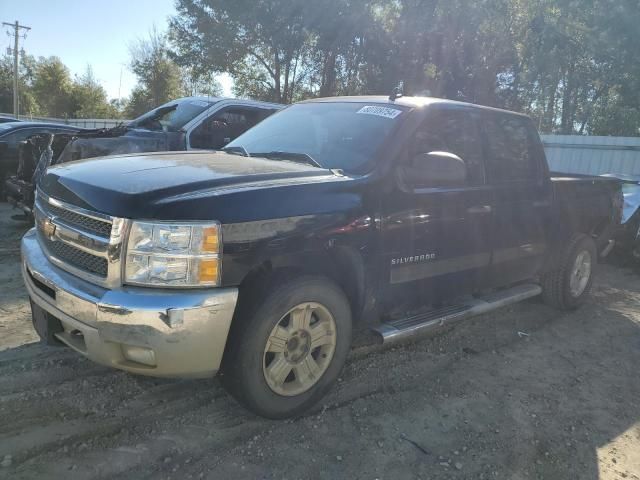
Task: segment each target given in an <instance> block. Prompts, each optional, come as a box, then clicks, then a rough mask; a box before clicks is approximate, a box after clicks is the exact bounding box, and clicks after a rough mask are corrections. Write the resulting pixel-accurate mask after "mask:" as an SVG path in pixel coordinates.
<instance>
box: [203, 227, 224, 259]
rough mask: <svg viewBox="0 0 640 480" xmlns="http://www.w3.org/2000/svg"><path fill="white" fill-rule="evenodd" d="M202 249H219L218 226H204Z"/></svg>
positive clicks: (207, 250) (209, 250)
mask: <svg viewBox="0 0 640 480" xmlns="http://www.w3.org/2000/svg"><path fill="white" fill-rule="evenodd" d="M202 251H203V252H213V253H217V252H219V251H220V235H219V232H218V227H206V228H204V229H203V231H202Z"/></svg>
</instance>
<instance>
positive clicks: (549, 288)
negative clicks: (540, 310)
mask: <svg viewBox="0 0 640 480" xmlns="http://www.w3.org/2000/svg"><path fill="white" fill-rule="evenodd" d="M597 260H598V254H597V249H596V244H595V242H594V241H593V239H591V238H590V237H588V236H587V235H582V234H575V235H574V236H573V237H572V238H571V239H570V241H569V242H568V244H567V247H566V248H565V251H564V253H563V255H562V257H561V259H560V265H559V266H558V267H557V268H556V269H554V270H552V271H550V272H548V273H546V274H544V275H543V277H542V282H541V283H542V296H543V298H544V301H545V302H546V303H547V304H549V305H551V306H553V307H556V308H559V309H560V310H575V309H576V308H578V307H579V306H580V305H582V304H583V303H584V302H585V300H586V298H587V297H588V296H589V293H590V292H591V287H592V284H593V272H594V270H595V267H596V264H597Z"/></svg>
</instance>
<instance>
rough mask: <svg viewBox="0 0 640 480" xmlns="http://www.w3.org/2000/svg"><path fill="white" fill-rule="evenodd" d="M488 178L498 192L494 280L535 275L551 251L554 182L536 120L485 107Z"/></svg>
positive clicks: (507, 281)
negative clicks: (549, 226)
mask: <svg viewBox="0 0 640 480" xmlns="http://www.w3.org/2000/svg"><path fill="white" fill-rule="evenodd" d="M483 130H484V138H485V139H486V147H485V148H486V167H487V179H488V181H489V183H490V184H491V185H492V186H493V188H494V192H495V197H494V198H495V212H494V215H493V227H492V229H491V230H492V234H493V240H492V243H493V256H492V261H491V269H490V275H489V279H490V283H491V284H493V285H496V286H502V285H508V284H510V283H513V282H517V281H521V280H526V279H530V278H531V277H533V276H534V275H536V274H537V273H538V272H539V269H540V267H541V264H542V260H543V257H544V254H545V251H546V246H547V238H546V231H547V228H546V227H545V224H548V222H549V221H550V213H551V205H552V199H553V188H552V185H551V181H550V179H549V175H548V171H547V168H546V162H545V157H544V150H543V149H542V145H541V143H540V139H539V137H538V134H537V133H536V131H535V127H534V126H533V124H532V122H531V120H530V119H529V118H527V117H524V116H520V115H512V114H508V113H501V112H494V111H489V110H486V111H484V112H483Z"/></svg>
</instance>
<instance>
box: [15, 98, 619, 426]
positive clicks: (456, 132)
mask: <svg viewBox="0 0 640 480" xmlns="http://www.w3.org/2000/svg"><path fill="white" fill-rule="evenodd" d="M224 150H225V151H223V152H216V153H203V152H165V153H153V154H130V155H122V156H113V157H107V158H100V159H96V160H92V161H90V162H87V161H79V162H71V163H68V164H63V165H60V166H56V167H53V168H50V169H49V170H48V171H47V173H46V174H45V175H44V177H43V178H42V180H41V182H40V185H39V189H38V192H37V199H36V205H35V216H36V228H34V229H33V230H31V231H30V232H28V233H27V234H26V235H25V237H24V238H23V240H22V257H23V275H24V281H25V283H26V286H27V289H28V292H29V296H30V298H31V302H32V309H33V322H34V325H35V328H36V329H37V331H38V333H39V334H40V336H41V337H42V338H43V339H44V340H45V341H48V342H51V343H58V344H60V343H62V344H66V345H67V346H69V347H71V348H73V349H75V350H76V351H78V352H79V353H80V354H82V355H85V356H87V357H88V358H90V359H92V360H95V361H96V362H100V363H102V364H105V365H110V366H113V367H116V368H120V369H123V370H127V371H131V372H135V373H138V374H144V375H154V376H169V377H208V376H212V375H214V374H215V373H216V372H218V371H220V372H221V374H222V375H221V379H222V382H223V384H224V385H225V386H226V387H227V389H228V390H229V391H230V392H231V393H232V394H233V395H234V397H235V398H237V399H238V400H239V401H240V402H241V403H242V404H244V405H245V406H246V407H248V408H249V409H251V410H253V411H254V412H257V413H258V414H260V415H264V416H267V417H271V418H283V417H288V416H293V415H298V414H300V413H301V412H304V411H305V410H307V409H308V408H310V407H311V406H312V405H313V404H314V403H315V402H317V401H318V400H319V399H320V398H321V397H322V396H323V395H324V394H325V393H326V392H327V390H328V389H329V388H331V386H332V384H333V383H334V382H335V380H336V379H337V377H338V375H339V372H340V370H341V369H342V367H343V365H344V362H345V359H346V357H347V353H348V351H349V348H350V345H351V339H352V332H353V331H354V329H356V328H368V329H373V331H374V332H376V334H377V335H378V336H379V338H380V339H381V340H382V341H384V342H391V341H396V340H399V339H403V338H407V337H411V336H413V335H416V334H419V333H421V332H425V331H428V330H431V329H433V328H435V327H438V326H440V325H443V324H446V323H448V322H453V321H456V320H461V319H463V318H467V317H469V316H471V315H476V314H479V313H484V312H488V311H490V310H493V309H496V308H498V307H501V306H504V305H507V304H510V303H513V302H516V301H520V300H524V299H527V298H530V297H534V296H538V295H541V296H542V298H543V299H544V300H545V301H547V302H548V303H549V304H551V305H554V306H556V307H558V308H561V309H573V308H577V307H578V306H579V305H581V304H582V303H583V302H584V300H585V298H586V296H587V295H588V294H589V291H590V289H591V285H592V280H593V272H594V267H595V266H596V263H597V262H598V258H599V257H600V256H601V255H604V254H606V253H607V251H608V250H609V249H610V247H611V241H610V236H611V232H612V230H613V229H614V227H615V225H617V224H618V222H619V220H620V214H621V207H622V196H621V190H620V185H619V182H617V181H616V180H613V179H607V178H596V177H578V176H565V177H558V178H556V177H552V176H550V174H549V171H548V167H547V163H546V159H545V155H544V150H543V148H542V144H541V142H540V139H539V137H538V134H537V132H536V129H535V127H534V124H533V123H532V121H531V120H530V119H529V118H527V117H526V116H523V115H519V114H515V113H512V112H507V111H502V110H496V109H492V108H486V107H480V106H476V105H470V104H465V103H457V102H452V101H446V100H440V99H432V98H406V97H400V98H396V97H395V96H392V97H390V98H387V97H345V98H326V99H318V100H312V101H307V102H302V103H299V104H296V105H293V106H290V107H288V108H286V109H284V110H282V111H280V112H279V113H276V114H275V115H273V116H271V117H269V118H267V119H266V120H264V121H263V122H261V123H259V124H258V125H257V126H255V127H254V128H252V129H250V130H248V131H247V132H245V133H244V134H243V135H241V136H240V137H238V138H237V139H236V140H234V141H233V142H231V143H229V144H228V145H227V146H226V147H225V149H224ZM185 394H187V393H186V392H185Z"/></svg>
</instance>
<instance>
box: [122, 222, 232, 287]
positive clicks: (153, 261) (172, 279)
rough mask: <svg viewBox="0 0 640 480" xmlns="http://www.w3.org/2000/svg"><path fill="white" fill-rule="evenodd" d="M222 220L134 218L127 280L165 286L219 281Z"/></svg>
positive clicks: (196, 284)
mask: <svg viewBox="0 0 640 480" xmlns="http://www.w3.org/2000/svg"><path fill="white" fill-rule="evenodd" d="M221 250H222V245H221V241H220V224H219V223H211V222H209V223H190V224H183V223H175V224H171V223H148V222H133V223H132V225H131V231H130V232H129V241H128V243H127V257H126V258H127V259H126V265H125V283H128V284H132V285H151V286H166V287H200V286H213V285H218V284H219V279H220V253H221Z"/></svg>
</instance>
